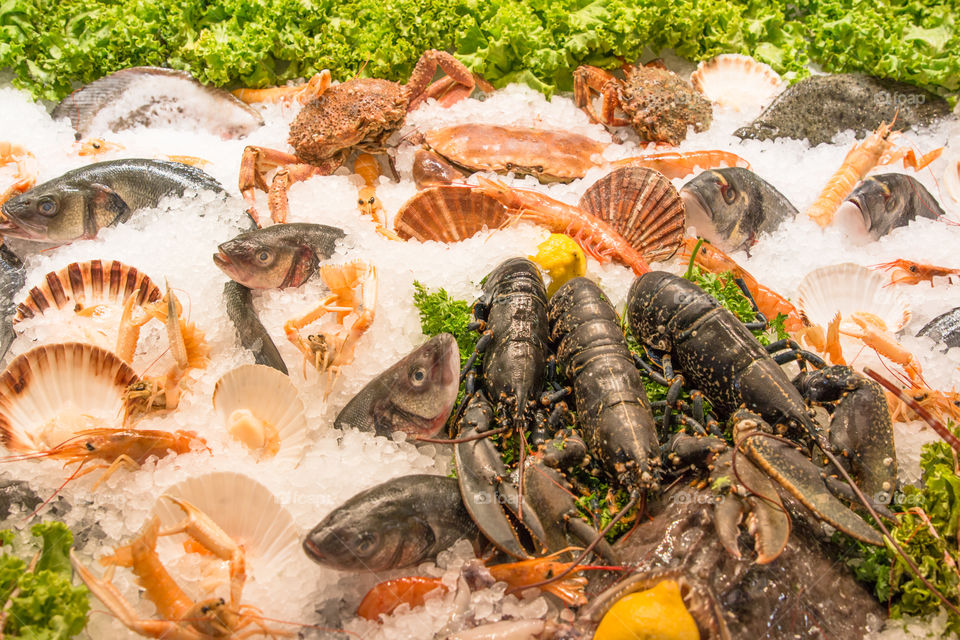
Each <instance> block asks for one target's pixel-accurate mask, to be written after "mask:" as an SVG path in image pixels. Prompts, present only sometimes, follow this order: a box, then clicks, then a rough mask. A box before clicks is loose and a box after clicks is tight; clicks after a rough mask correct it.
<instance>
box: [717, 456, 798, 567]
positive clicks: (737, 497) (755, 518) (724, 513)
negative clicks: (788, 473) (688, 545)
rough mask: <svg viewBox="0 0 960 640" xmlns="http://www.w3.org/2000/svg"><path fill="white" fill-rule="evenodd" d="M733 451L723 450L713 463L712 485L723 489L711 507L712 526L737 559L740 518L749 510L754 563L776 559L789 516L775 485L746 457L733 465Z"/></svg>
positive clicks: (784, 541) (787, 533)
mask: <svg viewBox="0 0 960 640" xmlns="http://www.w3.org/2000/svg"><path fill="white" fill-rule="evenodd" d="M732 462H733V451H732V450H728V451H726V452H724V453H723V454H722V455H721V456H720V457H719V458H718V459H717V460H716V462H715V463H714V468H713V472H712V473H711V476H710V477H711V480H712V481H713V485H714V487H715V488H721V489H726V491H724V492H723V493H722V495H721V497H720V499H719V500H718V502H717V504H716V506H715V507H714V525H715V526H716V528H717V537H718V538H719V539H720V543H721V544H722V545H723V547H724V549H726V550H727V552H729V553H730V555H731V556H733V557H734V558H737V559H738V560H739V559H740V545H739V544H738V542H737V538H738V537H739V533H740V521H741V519H742V517H743V516H744V514H747V513H749V514H750V518H751V519H752V521H751V529H752V530H753V533H754V540H755V542H754V544H755V548H756V551H757V564H768V563H770V562H773V561H774V560H776V559H777V558H778V557H779V556H780V554H781V553H783V550H784V549H786V547H787V541H788V540H789V538H790V517H789V516H788V515H787V510H786V509H785V508H784V506H783V503H782V502H781V501H780V496H779V495H778V494H777V488H776V485H774V484H773V482H771V481H770V478H768V477H767V476H766V475H764V473H763V472H762V471H760V469H758V468H757V467H756V466H755V465H754V464H753V463H752V462H750V460H749V459H747V458H746V456H743V455H740V456H738V457H737V460H736V467H735V468H734V467H733V464H732Z"/></svg>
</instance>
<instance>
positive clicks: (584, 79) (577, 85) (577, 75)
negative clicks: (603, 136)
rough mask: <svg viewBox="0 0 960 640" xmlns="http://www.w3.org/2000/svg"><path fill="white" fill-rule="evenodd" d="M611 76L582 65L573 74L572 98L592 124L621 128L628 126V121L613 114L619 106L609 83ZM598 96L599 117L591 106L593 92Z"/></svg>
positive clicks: (612, 87) (615, 93)
mask: <svg viewBox="0 0 960 640" xmlns="http://www.w3.org/2000/svg"><path fill="white" fill-rule="evenodd" d="M611 80H615V79H614V77H613V76H612V75H610V74H609V73H607V72H606V71H604V70H603V69H600V68H599V67H592V66H590V65H582V66H580V67H578V68H577V69H576V71H574V72H573V96H574V100H575V101H576V103H577V106H578V107H580V108H581V109H583V110H585V111H586V112H587V115H588V116H590V119H591V120H593V121H594V122H599V123H602V124H607V125H610V126H614V127H622V126H626V125H629V124H630V120H629V119H625V118H617V117H616V116H615V115H614V114H615V112H616V110H617V107H619V106H620V98H619V97H618V96H617V88H616V85H615V84H612V83H611ZM594 91H596V92H597V93H599V94H600V96H601V98H600V115H597V111H596V109H594V106H593V92H594Z"/></svg>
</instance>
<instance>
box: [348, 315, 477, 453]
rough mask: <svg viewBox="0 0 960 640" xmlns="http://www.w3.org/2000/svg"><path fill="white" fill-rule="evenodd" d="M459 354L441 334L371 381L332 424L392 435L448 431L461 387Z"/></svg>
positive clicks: (382, 434) (453, 342) (447, 338)
mask: <svg viewBox="0 0 960 640" xmlns="http://www.w3.org/2000/svg"><path fill="white" fill-rule="evenodd" d="M459 373H460V352H459V350H458V349H457V341H456V340H455V339H454V337H453V336H452V335H450V334H449V333H441V334H440V335H437V336H434V337H433V338H431V339H430V340H428V341H427V342H426V343H425V344H423V345H421V346H419V347H417V348H416V349H414V350H413V351H412V352H410V353H409V354H407V355H406V356H404V357H403V359H401V360H400V361H399V362H397V363H395V364H394V365H393V366H391V367H390V368H388V369H387V370H386V371H384V372H383V373H381V374H380V375H378V376H377V377H376V378H374V379H373V380H371V381H370V382H369V383H368V384H367V385H366V386H365V387H364V388H363V389H361V390H360V391H359V393H357V395H355V396H354V397H353V399H352V400H350V402H348V403H347V406H345V407H344V408H343V409H342V410H341V411H340V413H339V414H337V417H336V419H335V420H334V422H333V426H335V427H336V428H338V429H343V428H345V427H355V428H357V429H359V430H361V431H375V432H376V433H377V435H381V436H387V437H389V436H390V434H391V433H393V432H394V431H403V432H404V433H408V434H410V435H420V436H433V435H435V434H436V433H438V432H439V431H440V429H442V428H443V425H444V423H445V422H446V421H447V418H448V417H449V416H450V412H451V411H452V410H453V405H454V403H455V402H456V400H457V390H458V389H459V388H460V380H459Z"/></svg>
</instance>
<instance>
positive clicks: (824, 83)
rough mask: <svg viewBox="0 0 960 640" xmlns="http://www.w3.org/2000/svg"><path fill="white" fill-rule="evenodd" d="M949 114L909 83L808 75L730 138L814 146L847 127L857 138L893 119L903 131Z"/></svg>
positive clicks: (932, 97) (943, 104) (940, 102)
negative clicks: (792, 140) (779, 140)
mask: <svg viewBox="0 0 960 640" xmlns="http://www.w3.org/2000/svg"><path fill="white" fill-rule="evenodd" d="M949 114H950V106H949V105H948V104H947V101H946V100H944V99H943V98H941V97H940V96H938V95H936V94H933V93H930V92H929V91H926V90H924V89H920V88H919V87H916V86H914V85H912V84H907V83H905V82H896V81H894V80H886V79H883V78H875V77H872V76H865V75H861V74H854V73H837V74H828V75H818V76H810V77H809V78H805V79H803V80H801V81H800V82H798V83H796V84H793V85H791V86H790V87H788V88H787V90H786V91H784V92H783V93H781V94H780V95H779V96H777V98H776V99H775V100H774V101H773V103H772V104H771V105H770V106H769V107H767V108H766V109H764V111H763V113H761V114H760V115H759V116H758V117H757V119H756V120H754V121H753V122H751V123H750V124H749V125H747V126H746V127H742V128H740V129H737V130H736V131H735V132H734V135H736V136H739V137H741V138H752V139H756V140H773V139H776V138H796V139H798V140H803V139H804V138H806V139H807V140H809V141H810V144H811V145H818V144H823V143H824V142H831V141H832V140H833V137H834V136H835V135H837V134H838V133H840V132H841V131H846V130H847V129H853V130H854V131H855V132H856V134H857V137H858V138H862V137H863V136H866V135H867V134H868V133H870V132H871V131H874V130H876V128H877V127H879V126H880V124H881V123H883V122H890V121H892V120H894V118H896V128H897V129H898V130H901V131H903V130H906V129H909V128H911V127H916V126H919V125H926V124H930V123H932V122H933V121H934V120H937V119H938V118H942V117H945V116H947V115H949Z"/></svg>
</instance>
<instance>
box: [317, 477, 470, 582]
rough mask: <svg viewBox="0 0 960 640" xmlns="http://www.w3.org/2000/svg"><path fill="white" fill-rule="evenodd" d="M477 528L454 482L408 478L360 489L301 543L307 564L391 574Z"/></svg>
mask: <svg viewBox="0 0 960 640" xmlns="http://www.w3.org/2000/svg"><path fill="white" fill-rule="evenodd" d="M461 538H466V539H467V540H470V541H471V542H473V543H474V546H475V547H477V546H479V542H480V539H481V538H482V536H481V535H480V532H479V530H478V529H477V526H476V525H475V524H474V523H473V520H471V519H470V514H468V513H467V509H466V508H465V507H464V506H463V500H462V499H461V498H460V486H459V485H458V484H457V481H456V479H454V478H447V477H445V476H431V475H411V476H403V477H400V478H394V479H393V480H388V481H387V482H384V483H383V484H378V485H377V486H375V487H372V488H370V489H367V490H366V491H361V492H360V493H358V494H357V495H355V496H353V497H352V498H350V499H349V500H347V501H346V502H345V503H343V504H342V505H340V506H339V507H337V508H336V509H334V510H333V511H332V512H331V513H330V514H329V515H327V517H326V518H324V519H323V520H321V521H320V524H318V525H317V526H316V527H314V528H313V530H312V531H310V533H308V534H307V537H306V539H305V540H304V541H303V550H304V552H305V553H306V554H307V556H308V557H310V559H311V560H313V561H314V562H316V563H318V564H322V565H325V566H328V567H332V568H334V569H339V570H341V571H389V570H391V569H403V568H405V567H413V566H416V565H418V564H420V563H421V562H430V561H433V560H435V559H436V557H437V554H438V553H440V552H441V551H444V550H446V549H448V548H450V546H451V545H453V543H454V542H456V541H457V540H459V539H461Z"/></svg>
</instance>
